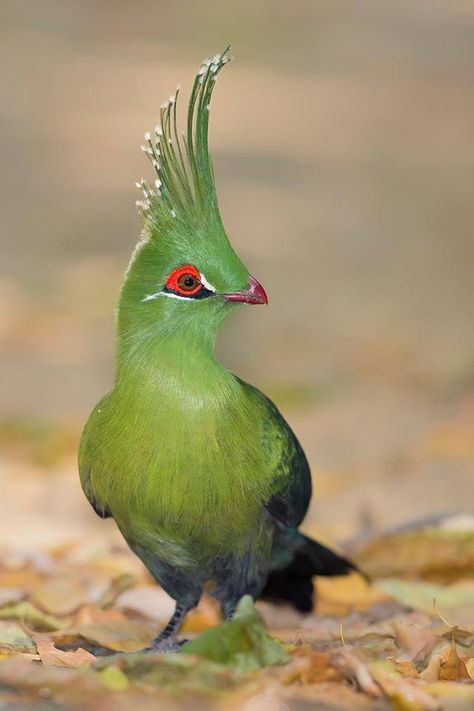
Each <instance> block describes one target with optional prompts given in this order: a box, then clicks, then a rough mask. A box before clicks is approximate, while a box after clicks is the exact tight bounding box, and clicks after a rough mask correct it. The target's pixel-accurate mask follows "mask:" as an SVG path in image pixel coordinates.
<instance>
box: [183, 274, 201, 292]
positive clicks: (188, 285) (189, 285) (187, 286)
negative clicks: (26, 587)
mask: <svg viewBox="0 0 474 711" xmlns="http://www.w3.org/2000/svg"><path fill="white" fill-rule="evenodd" d="M197 285H198V280H197V279H196V277H195V276H194V275H193V274H182V275H181V276H180V278H179V279H178V286H179V287H180V288H181V289H182V290H183V291H193V289H195V288H196V287H197Z"/></svg>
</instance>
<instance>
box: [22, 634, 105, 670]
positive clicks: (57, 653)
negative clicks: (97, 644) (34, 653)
mask: <svg viewBox="0 0 474 711" xmlns="http://www.w3.org/2000/svg"><path fill="white" fill-rule="evenodd" d="M31 637H32V638H33V641H34V643H35V644H36V649H37V650H38V654H39V656H40V658H41V661H42V662H43V664H44V665H45V666H46V667H69V668H71V669H76V668H77V667H83V666H86V665H88V664H91V663H92V662H94V661H95V657H94V655H93V654H91V653H90V652H88V651H86V650H85V649H82V647H78V649H75V650H74V651H73V652H65V651H63V650H61V649H58V648H57V647H55V646H54V642H53V641H52V640H51V639H50V638H47V637H43V636H41V635H37V634H34V633H33V632H32V633H31Z"/></svg>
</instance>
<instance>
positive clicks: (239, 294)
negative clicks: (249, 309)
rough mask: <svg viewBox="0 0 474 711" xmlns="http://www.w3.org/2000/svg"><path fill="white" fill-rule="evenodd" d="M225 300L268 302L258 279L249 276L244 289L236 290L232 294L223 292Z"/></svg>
mask: <svg viewBox="0 0 474 711" xmlns="http://www.w3.org/2000/svg"><path fill="white" fill-rule="evenodd" d="M223 296H224V299H225V300H226V301H234V302H238V303H241V304H268V296H267V294H266V292H265V289H264V288H263V286H262V285H261V284H260V282H259V281H257V280H256V279H254V278H253V276H251V277H249V285H248V288H247V289H245V291H236V292H235V293H233V294H224V295H223Z"/></svg>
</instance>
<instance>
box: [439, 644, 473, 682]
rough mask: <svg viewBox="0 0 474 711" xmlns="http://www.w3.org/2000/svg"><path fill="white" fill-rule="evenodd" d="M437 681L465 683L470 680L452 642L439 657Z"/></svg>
mask: <svg viewBox="0 0 474 711" xmlns="http://www.w3.org/2000/svg"><path fill="white" fill-rule="evenodd" d="M439 661H440V666H439V676H438V678H439V680H440V681H465V680H467V679H469V680H470V678H471V677H470V676H469V672H468V671H467V669H466V665H465V663H464V661H463V660H462V659H460V657H459V655H458V652H457V649H456V644H455V642H454V640H452V641H451V644H450V645H449V647H447V648H446V650H445V651H444V652H443V653H442V654H441V655H440V660H439Z"/></svg>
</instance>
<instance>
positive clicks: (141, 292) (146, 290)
mask: <svg viewBox="0 0 474 711" xmlns="http://www.w3.org/2000/svg"><path fill="white" fill-rule="evenodd" d="M229 61H230V56H229V48H227V49H226V50H225V51H224V52H223V53H222V54H219V55H216V56H215V57H214V58H213V59H211V60H206V61H205V62H203V64H202V66H201V68H200V69H199V72H198V74H197V76H196V78H195V80H194V84H193V88H192V91H191V96H190V100H189V106H188V113H187V121H186V131H185V132H184V133H183V134H181V133H180V132H179V130H178V119H177V105H178V94H179V89H178V90H177V91H176V93H175V94H174V95H173V96H171V97H170V98H169V99H168V101H166V102H165V103H164V104H163V105H162V107H161V116H160V118H161V122H160V124H159V125H158V126H156V128H155V131H154V133H153V135H151V134H149V133H147V134H145V145H144V146H142V149H143V151H144V152H145V154H146V155H147V156H148V158H149V159H150V161H151V163H152V165H153V168H154V170H155V173H156V179H155V181H154V184H153V185H151V184H150V183H148V182H146V181H145V180H141V181H140V182H139V183H137V187H139V188H140V189H141V190H142V192H143V199H142V200H139V201H138V202H137V206H138V208H139V210H140V212H141V214H142V216H143V220H144V231H143V235H142V239H141V240H140V242H139V243H138V245H137V248H136V249H135V252H134V254H133V256H132V259H131V262H130V265H129V268H128V270H127V273H126V276H125V280H124V284H123V287H122V293H121V298H120V303H119V311H118V326H119V335H122V336H124V337H127V336H129V335H130V333H134V332H135V333H137V332H140V333H141V334H143V333H144V332H148V333H150V334H153V333H157V332H159V333H160V335H161V336H163V334H174V333H176V332H179V331H180V330H181V331H183V330H184V329H186V330H187V332H190V331H192V330H193V326H195V327H196V329H201V331H202V330H203V329H204V330H207V331H209V332H211V333H212V332H213V331H217V327H218V325H219V324H220V322H221V321H222V320H223V318H224V317H225V316H226V314H227V313H229V312H230V311H231V310H232V308H233V307H235V305H238V304H266V303H267V295H266V293H265V290H264V289H263V287H262V286H261V284H260V283H259V282H258V281H257V280H256V279H255V278H254V277H252V276H251V275H250V274H249V273H248V271H247V269H246V268H245V266H244V265H243V264H242V262H241V260H240V259H239V257H238V256H237V255H236V253H235V252H234V250H233V249H232V247H231V245H230V242H229V240H228V238H227V235H226V233H225V230H224V226H223V224H222V220H221V216H220V213H219V208H218V204H217V197H216V190H215V184H214V175H213V169H212V163H211V159H210V157H209V150H208V124H209V107H210V101H211V96H212V91H213V88H214V85H215V80H216V78H217V76H218V74H219V72H220V71H221V69H222V68H223V67H224V66H225V65H226V64H227V63H228V62H229Z"/></svg>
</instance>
